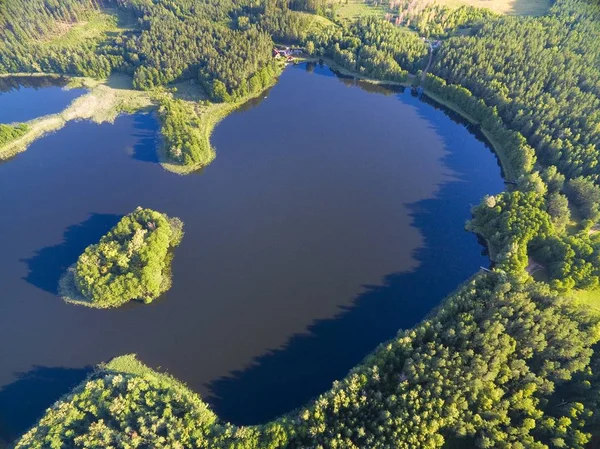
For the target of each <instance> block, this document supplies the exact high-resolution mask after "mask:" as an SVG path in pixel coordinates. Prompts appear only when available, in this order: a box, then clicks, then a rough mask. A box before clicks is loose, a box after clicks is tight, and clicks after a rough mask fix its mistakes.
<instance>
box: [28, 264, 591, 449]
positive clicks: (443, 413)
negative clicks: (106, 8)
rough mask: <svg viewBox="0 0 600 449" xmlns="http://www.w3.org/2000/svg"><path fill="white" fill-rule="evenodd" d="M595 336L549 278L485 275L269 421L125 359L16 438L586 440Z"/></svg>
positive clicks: (379, 442)
mask: <svg viewBox="0 0 600 449" xmlns="http://www.w3.org/2000/svg"><path fill="white" fill-rule="evenodd" d="M599 338H600V333H599V329H598V323H597V322H595V321H594V320H592V319H591V318H589V317H588V316H587V315H585V314H583V313H582V312H580V311H577V310H576V309H574V308H573V307H572V306H571V305H570V304H569V302H568V301H565V300H564V299H563V298H561V297H559V296H557V295H556V294H555V293H552V292H550V290H549V289H548V288H544V287H539V286H534V285H531V284H529V285H526V286H523V285H522V284H521V283H519V282H514V281H511V280H510V279H508V278H506V277H505V276H504V275H500V274H486V275H481V276H478V277H476V278H475V279H473V280H472V281H470V282H468V283H467V284H465V285H464V286H463V287H461V288H460V289H459V291H458V292H457V293H456V294H455V295H453V296H451V297H450V298H448V299H447V300H446V302H445V303H444V305H443V307H441V308H440V309H439V310H438V311H437V312H436V313H435V314H434V315H433V316H432V317H431V318H430V319H428V320H425V321H424V322H423V323H421V324H420V325H418V326H417V327H415V328H414V329H411V330H407V331H401V332H400V333H399V334H398V336H397V337H396V338H395V339H394V340H392V341H389V342H387V343H385V344H383V345H381V347H380V348H378V349H377V350H376V351H375V352H374V353H373V354H372V355H370V356H369V357H368V358H367V359H366V360H365V361H364V362H363V363H362V364H361V365H360V366H358V367H357V368H355V369H354V370H353V371H352V372H351V373H350V374H349V375H348V377H347V378H346V379H344V380H343V381H341V382H336V383H334V386H333V388H332V389H331V390H330V391H329V392H327V393H325V394H323V395H321V396H320V397H318V398H317V399H315V400H314V401H312V402H311V403H310V404H309V405H308V406H306V407H304V408H301V409H300V410H297V411H295V412H292V413H290V414H289V415H287V416H284V417H282V418H281V419H279V420H277V421H274V422H271V423H268V424H265V425H264V426H256V427H235V426H233V425H231V424H227V423H224V422H222V421H219V420H218V418H217V417H216V415H215V414H214V413H213V412H212V411H210V409H209V408H208V407H207V406H206V404H205V403H203V402H202V400H201V399H200V398H199V397H198V396H197V395H196V394H194V393H193V392H191V391H190V390H188V389H187V388H185V387H184V386H182V385H181V384H179V383H177V382H176V381H174V380H173V379H171V378H169V377H168V376H165V375H159V374H156V373H153V372H152V371H150V370H144V369H143V368H142V369H140V368H139V367H136V364H135V362H132V361H129V363H117V364H115V365H116V366H112V367H111V364H109V366H108V367H106V368H104V369H102V370H100V371H99V372H97V373H95V374H94V375H92V377H91V378H90V379H89V380H88V381H86V382H84V383H82V384H81V385H80V386H79V387H77V388H76V389H75V390H74V391H73V392H72V393H71V394H70V395H69V396H68V397H66V398H64V399H63V400H62V401H60V402H58V403H56V404H55V405H54V406H53V407H52V408H51V409H50V410H49V411H48V412H47V413H46V416H44V418H42V420H41V421H40V422H39V424H38V425H37V426H36V427H34V428H33V429H32V430H31V431H29V432H28V433H27V434H26V435H25V436H24V437H23V438H22V439H21V441H20V442H19V444H18V445H17V448H19V449H24V448H39V449H42V448H51V447H52V448H61V447H81V448H101V447H102V448H105V447H119V448H143V447H152V448H174V447H179V448H184V447H193V448H236V449H251V448H252V449H259V448H260V449H268V448H273V449H274V448H283V447H288V448H355V449H363V448H373V449H375V448H381V449H388V448H391V447H396V448H406V449H412V448H415V447H420V448H432V449H433V448H440V447H442V446H443V445H444V443H445V442H452V443H453V444H455V445H456V447H473V446H474V445H476V446H477V447H487V448H491V447H506V448H508V447H514V448H517V447H529V448H536V449H537V448H539V449H542V448H548V447H556V448H561V447H565V448H572V449H578V448H583V447H584V446H585V444H586V443H587V442H588V441H589V440H590V433H589V430H590V429H591V428H592V427H593V425H594V424H595V420H596V419H597V418H596V417H595V415H594V413H593V412H594V411H595V410H596V408H597V406H598V395H597V393H596V389H597V388H598V387H597V383H595V381H596V377H595V376H597V374H594V373H595V372H592V371H591V370H590V369H589V368H586V367H588V366H589V365H590V361H591V359H592V357H595V353H594V351H593V350H592V345H593V344H595V343H596V342H597V341H598V339H599ZM593 363H596V361H595V360H594V362H593ZM121 365H124V366H125V368H124V369H123V368H122V367H121V368H119V366H121ZM290 388H293V385H290Z"/></svg>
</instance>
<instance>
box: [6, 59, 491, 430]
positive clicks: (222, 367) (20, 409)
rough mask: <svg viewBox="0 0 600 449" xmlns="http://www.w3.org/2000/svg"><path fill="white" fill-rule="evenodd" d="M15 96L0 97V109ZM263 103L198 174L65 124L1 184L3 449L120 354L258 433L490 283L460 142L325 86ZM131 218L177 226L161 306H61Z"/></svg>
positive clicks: (408, 109)
mask: <svg viewBox="0 0 600 449" xmlns="http://www.w3.org/2000/svg"><path fill="white" fill-rule="evenodd" d="M62 93H63V95H69V93H65V92H62ZM21 94H23V91H19V93H18V94H15V95H14V96H6V95H1V96H0V110H5V109H11V108H12V106H13V104H14V103H19V102H20V101H21V100H19V98H20V97H19V96H20V95H21ZM38 94H40V95H42V94H43V92H42V91H38ZM266 97H267V98H261V100H260V101H254V102H253V103H252V104H249V105H247V106H246V107H245V108H242V110H240V111H239V112H237V113H234V114H233V115H231V116H230V117H228V118H227V119H225V120H224V121H223V122H222V123H221V124H220V125H219V126H218V127H217V129H216V130H215V133H214V136H213V143H214V145H215V146H216V149H217V158H216V160H215V161H214V163H213V164H212V165H211V166H209V167H208V168H207V169H205V170H204V171H203V172H202V173H198V174H193V175H190V176H186V177H181V176H177V175H174V174H171V173H168V172H165V171H164V170H162V168H161V167H160V166H159V165H158V164H157V162H156V156H155V144H156V139H157V129H158V125H157V121H156V119H155V117H154V116H153V115H149V114H136V115H133V116H123V117H121V118H119V119H118V120H117V121H116V123H115V124H114V125H109V124H106V125H95V124H91V123H87V122H78V123H70V124H68V125H67V126H66V127H65V128H63V129H62V130H61V131H59V132H57V133H55V134H52V135H48V136H46V137H45V138H43V139H41V140H39V141H37V142H36V143H34V144H33V145H32V146H31V147H30V148H29V150H27V151H26V152H25V153H22V154H20V155H18V156H17V157H16V158H14V159H13V160H11V161H10V162H8V163H5V164H2V165H0V210H2V211H3V214H2V219H1V220H0V248H1V249H2V250H1V251H0V285H1V286H2V293H0V297H1V299H0V341H2V345H0V360H2V364H1V365H0V433H1V434H2V436H3V437H4V438H5V439H6V440H10V439H13V438H15V437H17V436H18V435H19V434H20V433H22V432H23V431H25V430H26V428H27V427H29V426H30V425H32V424H33V423H34V422H35V420H36V418H38V417H39V415H40V414H41V413H42V412H43V410H44V408H45V407H47V406H49V405H51V404H52V402H53V401H54V400H56V399H57V398H58V397H59V396H60V395H61V394H63V393H65V392H66V391H68V390H69V388H70V387H71V386H72V385H74V384H75V383H77V382H78V381H80V380H81V379H82V378H83V377H84V376H85V375H86V373H87V372H88V371H89V369H90V367H91V366H93V365H95V364H97V363H99V362H101V361H104V360H108V359H110V358H112V357H114V356H117V355H120V354H125V353H132V352H134V353H137V354H138V355H139V356H140V358H141V359H142V360H143V361H144V362H146V363H148V364H149V365H151V366H153V367H162V368H163V369H166V370H168V371H169V372H170V373H172V374H173V375H175V376H176V377H177V378H179V379H182V380H184V381H185V382H187V383H188V384H189V385H190V387H192V388H193V389H195V390H197V391H198V392H200V393H201V394H202V396H203V397H204V398H205V399H206V400H207V401H209V402H210V404H211V406H212V407H213V408H214V409H215V410H216V411H217V412H218V413H219V414H220V415H221V416H222V417H223V418H225V419H227V420H231V421H233V422H235V423H240V424H251V423H258V422H262V421H264V420H266V419H269V418H271V417H274V416H276V415H278V414H280V413H283V412H286V411H289V410H291V409H293V408H294V407H297V406H299V405H301V404H302V403H304V402H306V401H307V400H309V399H310V398H311V397H313V396H315V395H317V394H319V393H320V392H323V391H325V390H326V389H327V388H328V387H329V386H330V385H331V382H332V381H333V380H335V379H339V378H341V377H343V376H344V375H345V374H346V373H347V371H348V370H349V369H350V368H351V367H352V366H353V365H355V364H357V363H358V362H360V361H361V359H362V358H363V357H364V356H365V355H366V354H367V353H368V352H370V351H371V350H373V349H374V348H375V346H376V345H377V344H378V343H380V342H383V341H384V340H386V339H389V338H391V337H392V336H394V335H395V333H396V331H397V330H398V329H400V328H406V327H410V326H413V325H414V324H415V323H417V322H418V321H419V320H421V319H422V318H423V317H424V316H425V315H426V314H427V313H428V312H429V311H430V310H431V309H432V308H433V307H434V306H436V305H437V304H438V303H439V302H440V300H441V299H442V298H444V296H446V295H447V294H448V293H450V292H451V291H452V290H454V289H455V288H456V287H457V286H458V284H459V283H460V282H462V281H464V280H465V279H467V278H468V277H469V276H470V275H472V274H473V273H474V272H476V271H477V270H478V269H479V267H480V266H488V265H489V260H488V259H487V257H486V256H485V255H484V254H483V248H482V247H481V246H480V245H479V244H478V242H477V240H476V238H475V236H474V235H472V234H469V233H467V232H466V231H464V223H465V221H466V220H467V219H468V218H469V209H470V207H471V205H473V204H476V203H478V202H479V201H480V199H481V197H482V196H483V195H484V194H486V193H497V192H500V191H501V190H503V183H502V179H501V176H500V168H499V167H498V164H497V162H496V159H495V157H494V155H493V154H492V153H491V151H490V150H489V149H488V148H487V147H486V145H485V144H484V143H482V142H481V141H479V140H477V138H476V137H475V136H474V135H473V134H471V133H470V132H469V130H468V129H466V128H465V126H463V125H462V124H460V123H459V122H457V121H455V119H453V118H452V117H451V116H449V115H447V114H446V113H445V112H444V111H442V110H440V109H436V108H435V107H433V106H432V105H429V104H427V103H425V102H423V101H422V100H420V99H418V98H415V97H413V96H411V94H410V93H409V92H405V93H399V92H392V91H389V90H386V89H383V88H380V87H375V86H361V85H360V84H359V83H356V82H355V81H353V80H341V79H339V78H337V77H336V76H334V75H333V73H332V72H331V71H329V69H327V68H325V67H318V66H317V67H314V66H306V65H303V66H298V67H293V68H289V69H287V70H286V71H285V72H284V73H283V75H282V77H281V80H280V82H279V83H278V84H277V85H276V86H275V87H274V88H273V89H272V90H271V91H270V92H269V93H268V94H267V95H266ZM57 101H59V100H57ZM60 101H63V99H62V98H61V100H60ZM138 205H140V206H144V207H150V208H153V209H156V210H159V211H162V212H165V213H167V214H169V215H171V216H178V217H181V218H182V220H183V221H184V222H185V231H186V235H185V237H184V239H183V242H182V244H181V246H180V247H179V248H178V249H177V250H176V253H175V260H174V264H173V275H174V279H173V281H174V284H173V288H172V289H171V290H170V291H169V292H168V293H167V294H165V295H164V296H163V297H161V298H160V299H159V300H157V301H155V302H154V303H152V304H151V305H141V304H131V305H128V306H126V307H123V308H121V309H118V310H110V311H103V310H93V309H87V308H82V307H77V306H73V305H68V304H65V303H64V302H63V301H62V300H61V299H60V298H59V297H57V296H56V288H57V283H58V279H59V277H60V276H61V274H62V273H63V272H64V270H65V269H66V268H67V267H68V266H69V265H71V264H72V263H73V262H75V260H76V259H77V257H78V255H79V254H80V253H81V252H82V251H83V249H84V248H85V247H86V246H87V245H89V244H91V243H95V242H97V241H98V239H99V238H100V237H101V236H102V235H103V234H104V233H105V232H107V231H108V230H109V229H110V228H111V227H112V226H113V225H114V224H115V223H116V222H117V221H118V220H119V219H120V217H121V216H123V215H124V214H127V213H129V212H131V211H132V210H133V209H135V207H137V206H138Z"/></svg>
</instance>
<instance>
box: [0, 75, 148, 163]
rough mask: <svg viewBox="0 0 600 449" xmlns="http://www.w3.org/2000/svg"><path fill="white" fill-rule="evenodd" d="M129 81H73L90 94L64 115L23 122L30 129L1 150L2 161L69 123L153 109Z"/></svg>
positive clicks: (109, 119) (112, 118) (102, 120)
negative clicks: (130, 86)
mask: <svg viewBox="0 0 600 449" xmlns="http://www.w3.org/2000/svg"><path fill="white" fill-rule="evenodd" d="M13 76H17V75H13ZM40 76H42V75H40ZM43 76H47V75H43ZM50 76H53V75H50ZM127 82H128V80H127V78H126V77H123V76H112V77H110V78H109V79H108V80H105V81H98V80H94V79H91V78H72V79H71V81H70V82H69V84H68V87H71V88H75V87H83V88H87V89H88V90H89V92H88V93H86V94H84V95H82V96H80V97H78V98H76V99H75V100H73V102H71V104H70V105H69V106H68V107H67V108H66V109H64V110H63V111H61V112H58V113H56V114H50V115H46V116H43V117H39V118H35V119H33V120H30V121H28V122H24V123H25V124H26V125H27V126H28V127H29V130H28V131H27V132H26V133H25V134H24V135H23V136H21V137H19V138H17V139H14V140H12V141H10V142H7V143H6V144H5V145H4V146H2V147H0V161H1V160H7V159H10V158H12V157H14V156H16V155H17V154H19V153H21V152H23V151H25V150H26V149H27V148H28V147H29V146H30V145H31V144H32V143H33V142H34V141H36V140H37V139H39V138H41V137H43V136H44V135H46V134H48V133H51V132H54V131H57V130H59V129H61V128H62V127H64V126H65V125H66V124H67V123H68V122H71V121H75V120H90V121H92V122H94V123H105V122H108V123H112V122H114V121H115V119H116V118H117V117H118V116H119V114H121V113H132V112H136V111H140V110H145V109H149V108H150V107H151V106H152V100H151V98H150V95H149V94H148V93H147V92H143V91H137V90H133V89H131V88H129V86H128V85H127Z"/></svg>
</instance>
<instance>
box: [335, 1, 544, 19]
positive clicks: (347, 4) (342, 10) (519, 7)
mask: <svg viewBox="0 0 600 449" xmlns="http://www.w3.org/2000/svg"><path fill="white" fill-rule="evenodd" d="M390 3H392V2H390ZM411 3H422V4H425V5H428V4H432V3H437V4H440V5H447V6H450V7H455V8H456V7H459V6H462V5H469V6H475V7H477V8H487V9H490V10H492V11H494V12H496V13H498V14H508V15H517V16H541V15H543V14H545V13H546V11H548V9H549V8H550V5H551V4H552V0H435V1H432V0H413V1H411ZM331 4H332V5H334V8H335V13H336V16H337V17H339V18H341V19H347V20H351V19H355V18H357V17H366V16H381V17H383V16H384V15H385V13H386V12H388V11H389V9H388V8H389V4H388V2H382V1H377V0H375V1H369V0H367V1H365V0H331ZM395 9H397V8H395Z"/></svg>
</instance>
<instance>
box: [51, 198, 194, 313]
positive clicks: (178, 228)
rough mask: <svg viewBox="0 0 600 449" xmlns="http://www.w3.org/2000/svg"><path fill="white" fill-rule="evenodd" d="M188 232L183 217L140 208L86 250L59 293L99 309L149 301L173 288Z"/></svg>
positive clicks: (70, 300) (65, 279)
mask: <svg viewBox="0 0 600 449" xmlns="http://www.w3.org/2000/svg"><path fill="white" fill-rule="evenodd" d="M182 237H183V222H182V221H181V220H180V219H179V218H169V217H168V216H167V215H165V214H163V213H160V212H156V211H154V210H151V209H143V208H141V207H138V208H137V209H136V210H135V211H133V212H132V213H130V214H128V215H126V216H124V217H123V218H122V219H121V220H120V221H119V223H117V225H116V226H115V227H114V228H112V229H111V230H110V231H109V232H108V233H107V234H106V235H105V236H103V237H102V238H101V239H100V241H99V242H98V243H97V244H94V245H90V246H88V247H87V248H86V249H85V251H84V252H83V254H82V255H81V256H79V259H78V260H77V262H76V263H75V264H74V265H73V266H71V267H70V268H69V269H68V270H67V272H66V273H65V275H64V276H63V277H62V278H61V280H60V284H59V292H60V294H61V296H62V297H63V299H64V300H65V301H67V302H69V303H73V304H80V305H85V306H88V307H94V308H99V309H106V308H111V307H119V306H122V305H123V304H126V303H128V302H129V301H142V302H144V303H145V304H149V303H151V302H152V301H154V300H155V299H156V298H158V297H159V296H160V295H161V294H162V293H164V292H165V291H167V290H168V289H169V288H170V287H171V261H172V258H173V249H174V248H175V247H176V246H178V245H179V243H180V242H181V239H182Z"/></svg>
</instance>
